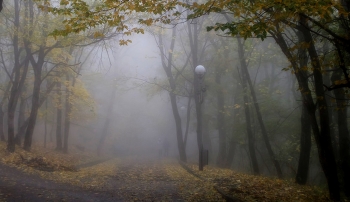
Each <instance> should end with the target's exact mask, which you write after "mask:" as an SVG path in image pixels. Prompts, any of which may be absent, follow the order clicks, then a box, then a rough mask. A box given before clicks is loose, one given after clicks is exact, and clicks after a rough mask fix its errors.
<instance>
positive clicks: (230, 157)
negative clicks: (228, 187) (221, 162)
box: [225, 137, 237, 168]
mask: <svg viewBox="0 0 350 202" xmlns="http://www.w3.org/2000/svg"><path fill="white" fill-rule="evenodd" d="M236 147H237V143H236V141H235V140H234V138H233V137H232V138H231V140H230V144H229V149H228V153H227V157H226V162H225V167H226V168H231V165H232V162H233V158H234V156H235V151H236Z"/></svg>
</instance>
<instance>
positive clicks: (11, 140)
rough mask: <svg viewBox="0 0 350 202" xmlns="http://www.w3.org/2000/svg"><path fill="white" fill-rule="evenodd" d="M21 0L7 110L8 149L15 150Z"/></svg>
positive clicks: (14, 37) (16, 17)
mask: <svg viewBox="0 0 350 202" xmlns="http://www.w3.org/2000/svg"><path fill="white" fill-rule="evenodd" d="M19 9H20V8H19V2H18V1H16V0H15V1H14V10H15V11H14V15H15V16H14V18H15V19H14V26H15V28H16V30H15V31H14V36H13V49H14V50H13V53H14V67H13V71H14V80H13V82H12V87H11V91H10V98H9V101H8V111H7V116H8V117H7V137H8V138H7V151H9V152H14V151H15V110H16V107H17V101H18V97H19V94H20V89H19V81H20V74H21V71H20V68H21V67H20V62H19V60H20V52H19V45H18V44H19V40H18V32H19V18H20V13H19V11H20V10H19Z"/></svg>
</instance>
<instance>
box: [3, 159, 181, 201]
mask: <svg viewBox="0 0 350 202" xmlns="http://www.w3.org/2000/svg"><path fill="white" fill-rule="evenodd" d="M177 192H178V191H177V188H176V182H173V181H171V180H170V178H169V177H168V176H167V175H166V173H165V170H164V168H163V167H162V163H161V162H160V161H158V160H151V161H149V160H147V161H146V160H144V159H140V158H136V159H135V158H132V159H124V160H122V161H121V162H120V164H118V168H117V173H116V174H115V175H113V176H111V177H110V178H109V180H108V182H107V185H106V186H105V187H100V188H96V189H94V190H86V189H83V188H80V187H75V186H72V185H69V184H61V183H56V182H53V181H50V180H45V179H42V178H40V177H39V176H36V175H30V174H26V173H23V172H21V171H19V170H16V169H15V168H11V167H8V166H6V165H3V164H0V200H1V201H35V202H40V201H84V202H85V201H86V202H89V201H94V202H95V201H182V200H181V198H180V196H179V195H178V194H177Z"/></svg>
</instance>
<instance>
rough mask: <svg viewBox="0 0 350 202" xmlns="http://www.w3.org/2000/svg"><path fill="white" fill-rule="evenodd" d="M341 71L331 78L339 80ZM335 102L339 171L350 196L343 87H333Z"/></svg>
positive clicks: (349, 155)
mask: <svg viewBox="0 0 350 202" xmlns="http://www.w3.org/2000/svg"><path fill="white" fill-rule="evenodd" d="M341 75H342V72H341V71H335V72H334V73H333V76H332V80H333V81H336V80H341ZM333 93H334V96H335V98H336V103H337V108H336V109H337V111H336V112H337V125H338V136H339V151H338V153H339V166H340V171H341V178H340V179H342V185H343V187H342V188H343V191H344V194H345V196H347V197H350V149H349V145H350V140H349V128H348V122H347V119H348V114H347V108H348V107H347V99H346V96H345V93H344V89H342V88H340V89H335V90H334V91H333Z"/></svg>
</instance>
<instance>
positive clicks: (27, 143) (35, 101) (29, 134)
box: [23, 68, 41, 151]
mask: <svg viewBox="0 0 350 202" xmlns="http://www.w3.org/2000/svg"><path fill="white" fill-rule="evenodd" d="M34 75H35V78H34V88H33V97H32V107H31V111H30V115H29V122H28V127H27V130H26V133H25V137H24V145H23V149H24V150H26V151H30V149H31V146H32V138H33V132H34V128H35V124H36V118H37V115H38V110H39V106H40V104H39V96H40V84H41V68H40V70H34Z"/></svg>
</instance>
